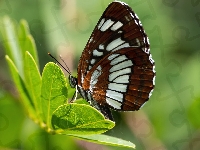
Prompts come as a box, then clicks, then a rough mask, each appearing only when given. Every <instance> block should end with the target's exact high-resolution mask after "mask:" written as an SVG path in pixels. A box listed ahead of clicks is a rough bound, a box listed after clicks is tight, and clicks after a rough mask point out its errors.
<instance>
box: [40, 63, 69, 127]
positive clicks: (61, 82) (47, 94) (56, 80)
mask: <svg viewBox="0 0 200 150" xmlns="http://www.w3.org/2000/svg"><path fill="white" fill-rule="evenodd" d="M66 101H67V83H66V78H65V75H64V74H63V72H62V70H61V69H60V67H59V66H58V65H56V64H54V63H52V62H50V63H48V64H46V65H45V67H44V70H43V73H42V88H41V103H40V105H41V106H42V112H43V120H44V122H45V123H46V125H47V127H48V128H51V116H52V113H53V111H55V110H56V109H57V108H58V107H59V106H60V105H62V104H64V103H65V102H66Z"/></svg>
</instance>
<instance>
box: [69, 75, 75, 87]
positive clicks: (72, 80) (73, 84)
mask: <svg viewBox="0 0 200 150" xmlns="http://www.w3.org/2000/svg"><path fill="white" fill-rule="evenodd" d="M69 84H70V86H71V87H72V88H75V87H76V85H77V78H75V77H73V76H71V75H69Z"/></svg>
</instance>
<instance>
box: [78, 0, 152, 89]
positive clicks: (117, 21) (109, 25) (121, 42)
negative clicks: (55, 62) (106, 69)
mask: <svg viewBox="0 0 200 150" xmlns="http://www.w3.org/2000/svg"><path fill="white" fill-rule="evenodd" d="M126 47H140V49H141V50H142V51H144V52H145V53H147V54H149V42H148V38H147V36H146V34H145V32H144V29H143V27H142V26H141V23H140V21H139V18H138V17H137V15H136V14H135V13H134V12H133V11H132V9H131V8H130V7H129V6H128V5H126V4H125V3H123V2H117V1H115V2H112V3H111V4H110V5H109V6H108V7H107V9H106V10H105V11H104V13H103V15H102V16H101V18H100V20H99V21H98V23H97V25H96V27H95V29H94V31H93V33H92V35H91V37H90V39H89V40H88V43H87V44H86V47H85V49H84V51H83V53H82V56H81V58H80V61H79V66H78V84H79V85H80V86H82V84H83V82H84V79H85V77H86V75H87V74H88V72H89V71H90V70H91V69H92V68H93V67H94V66H95V65H96V64H97V63H99V61H100V60H102V59H103V58H104V57H105V56H107V55H109V54H111V53H113V52H114V51H118V50H120V49H122V48H126Z"/></svg>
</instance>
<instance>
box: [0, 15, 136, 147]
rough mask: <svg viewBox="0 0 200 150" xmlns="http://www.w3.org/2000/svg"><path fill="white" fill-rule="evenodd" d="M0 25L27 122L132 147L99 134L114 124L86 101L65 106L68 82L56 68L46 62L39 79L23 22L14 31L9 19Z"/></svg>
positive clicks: (30, 38) (87, 138)
mask: <svg viewBox="0 0 200 150" xmlns="http://www.w3.org/2000/svg"><path fill="white" fill-rule="evenodd" d="M3 24H4V25H3V27H2V37H3V39H4V47H5V49H6V53H7V55H6V60H7V63H8V65H9V69H10V72H11V76H12V79H13V81H14V83H15V85H16V88H17V90H18V92H19V95H20V99H21V101H22V104H23V105H24V108H25V110H26V111H27V113H28V115H29V117H30V118H32V119H33V120H34V121H35V122H36V123H37V124H39V125H40V127H41V128H43V129H45V130H46V131H47V132H48V133H52V134H64V135H68V136H72V137H76V138H80V139H83V140H87V141H91V142H95V143H101V144H106V145H113V146H122V147H130V148H134V147H135V145H134V144H133V143H131V142H129V141H124V140H121V139H118V138H115V137H111V136H107V135H103V134H101V133H104V132H106V131H107V130H109V129H112V128H113V127H114V125H115V123H114V122H112V121H110V120H108V119H105V118H104V116H103V115H102V114H101V113H100V112H99V111H97V110H96V109H94V108H93V107H91V106H90V105H88V104H87V103H85V100H83V99H79V100H76V103H68V87H67V81H66V78H65V76H64V73H63V72H62V70H61V69H60V67H59V66H57V65H56V64H55V63H53V62H49V63H47V64H46V65H45V67H44V69H43V72H42V76H41V75H40V72H39V60H38V57H37V50H36V46H35V42H34V39H33V38H32V36H31V35H30V32H29V28H28V24H27V22H26V21H25V20H22V21H20V23H19V25H18V28H17V25H16V24H14V23H13V22H12V21H11V20H10V19H9V18H8V17H4V18H3ZM86 110H87V111H86Z"/></svg>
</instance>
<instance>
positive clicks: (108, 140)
mask: <svg viewBox="0 0 200 150" xmlns="http://www.w3.org/2000/svg"><path fill="white" fill-rule="evenodd" d="M69 135H70V136H73V137H76V138H79V139H83V140H86V141H89V142H93V143H97V144H104V145H111V146H118V147H127V148H134V149H135V144H133V143H131V142H130V141H125V140H122V139H119V138H116V137H112V136H108V135H104V134H95V135H76V134H69Z"/></svg>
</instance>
